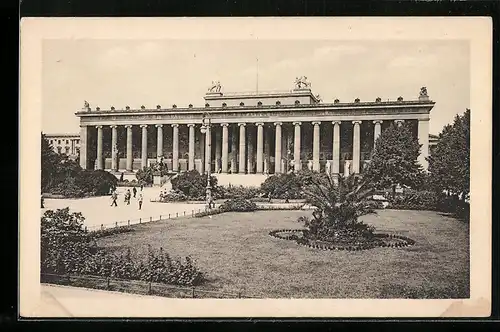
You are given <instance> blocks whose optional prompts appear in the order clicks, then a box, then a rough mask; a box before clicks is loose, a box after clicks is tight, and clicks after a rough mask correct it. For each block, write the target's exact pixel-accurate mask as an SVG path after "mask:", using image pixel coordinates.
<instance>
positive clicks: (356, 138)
mask: <svg viewBox="0 0 500 332" xmlns="http://www.w3.org/2000/svg"><path fill="white" fill-rule="evenodd" d="M352 123H353V124H354V129H353V137H352V171H353V173H356V174H359V164H360V157H361V156H360V154H361V133H360V130H361V126H360V125H361V121H353V122H352Z"/></svg>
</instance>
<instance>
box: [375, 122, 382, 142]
mask: <svg viewBox="0 0 500 332" xmlns="http://www.w3.org/2000/svg"><path fill="white" fill-rule="evenodd" d="M373 123H374V124H375V128H374V130H373V146H374V147H375V142H376V141H377V138H378V137H379V136H380V134H381V133H382V120H375V121H373Z"/></svg>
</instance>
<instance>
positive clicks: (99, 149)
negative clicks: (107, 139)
mask: <svg viewBox="0 0 500 332" xmlns="http://www.w3.org/2000/svg"><path fill="white" fill-rule="evenodd" d="M96 128H97V169H103V167H102V126H96Z"/></svg>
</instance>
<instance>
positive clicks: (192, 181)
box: [170, 170, 219, 200]
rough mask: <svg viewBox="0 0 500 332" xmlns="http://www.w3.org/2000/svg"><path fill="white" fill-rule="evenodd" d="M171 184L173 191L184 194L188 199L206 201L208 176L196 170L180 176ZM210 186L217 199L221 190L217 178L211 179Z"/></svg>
mask: <svg viewBox="0 0 500 332" xmlns="http://www.w3.org/2000/svg"><path fill="white" fill-rule="evenodd" d="M170 182H171V183H172V189H174V190H177V191H180V192H182V193H183V194H184V195H186V196H187V198H188V199H194V200H196V199H199V198H201V200H205V190H206V187H207V175H206V174H200V173H199V172H198V171H196V170H191V171H188V172H184V173H181V174H179V175H178V176H176V177H175V178H173V179H172V180H171V181H170ZM210 185H211V187H212V193H213V195H214V196H215V197H216V196H217V191H218V190H219V188H218V187H217V178H216V177H214V176H211V177H210Z"/></svg>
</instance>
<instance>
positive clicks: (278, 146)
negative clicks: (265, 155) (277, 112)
mask: <svg viewBox="0 0 500 332" xmlns="http://www.w3.org/2000/svg"><path fill="white" fill-rule="evenodd" d="M274 125H275V126H276V144H275V147H276V150H275V152H274V173H281V122H275V123H274Z"/></svg>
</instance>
